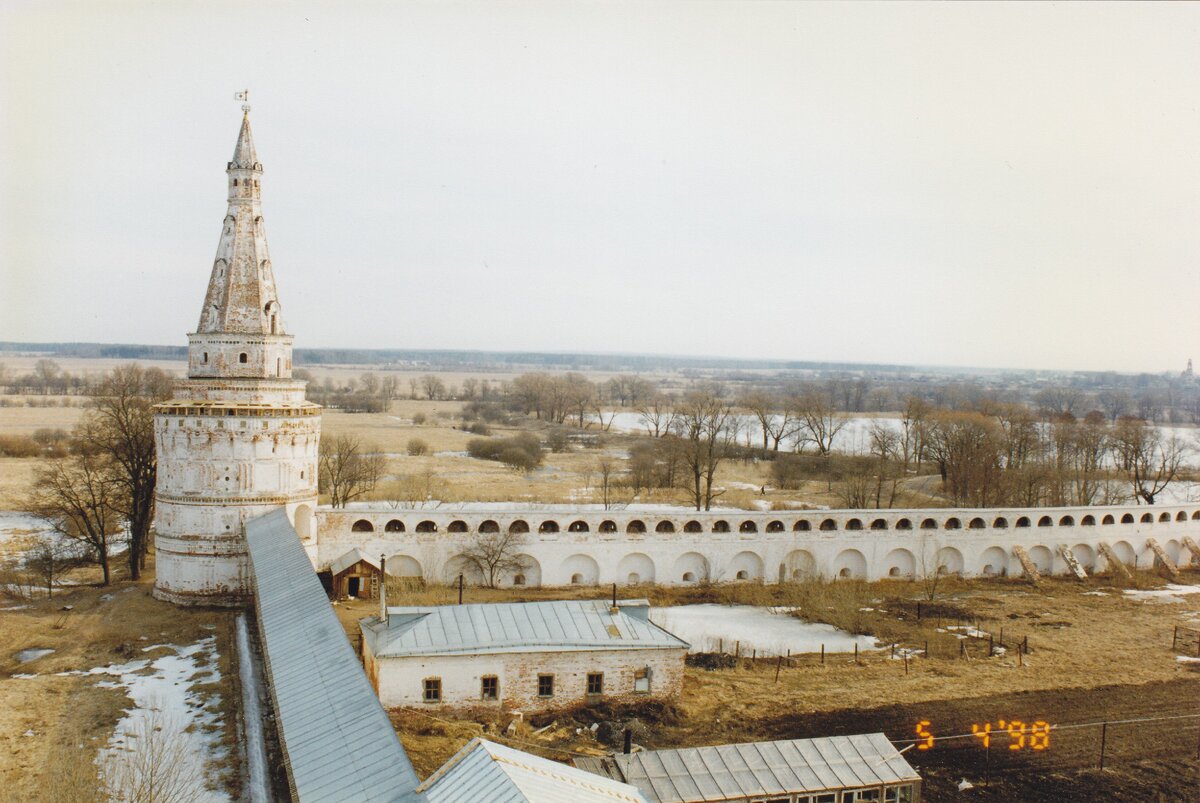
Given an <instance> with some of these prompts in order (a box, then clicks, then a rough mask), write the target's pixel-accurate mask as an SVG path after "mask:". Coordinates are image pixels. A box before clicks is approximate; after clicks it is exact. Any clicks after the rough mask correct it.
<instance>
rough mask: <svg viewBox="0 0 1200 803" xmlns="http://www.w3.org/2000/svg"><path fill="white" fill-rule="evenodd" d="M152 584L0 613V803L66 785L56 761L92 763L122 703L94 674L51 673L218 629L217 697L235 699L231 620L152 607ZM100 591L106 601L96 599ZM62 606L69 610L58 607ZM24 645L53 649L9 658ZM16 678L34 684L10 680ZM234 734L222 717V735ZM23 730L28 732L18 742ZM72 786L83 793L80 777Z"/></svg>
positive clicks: (119, 586)
mask: <svg viewBox="0 0 1200 803" xmlns="http://www.w3.org/2000/svg"><path fill="white" fill-rule="evenodd" d="M152 584H153V571H150V572H149V573H148V574H147V575H146V576H145V577H144V579H143V580H142V581H140V582H137V583H133V582H129V581H126V580H120V581H117V582H115V583H114V584H113V585H112V586H111V587H109V588H98V587H82V588H78V589H75V590H72V591H64V592H60V593H56V594H55V597H54V599H53V600H39V601H35V602H31V603H28V607H26V608H23V609H19V610H5V611H3V612H0V620H2V622H3V626H0V700H3V701H4V704H3V705H0V799H4V800H14V801H15V800H36V799H46V798H45V793H46V790H47V789H49V788H55V787H53V786H52V784H54V783H58V782H59V781H60V780H62V782H63V783H66V782H67V780H64V779H60V778H59V776H60V775H61V774H62V772H63V770H62V768H61V766H60V764H61V762H62V761H63V760H64V759H68V758H70V757H72V756H73V757H75V759H77V760H79V761H84V760H86V761H88V762H90V761H92V760H93V759H94V757H95V755H96V751H97V750H98V749H99V748H100V747H102V746H103V745H104V743H105V741H106V740H107V739H108V737H109V735H110V734H111V733H112V730H113V728H114V727H115V725H116V723H117V721H118V719H120V717H121V715H122V710H123V709H124V707H125V706H127V705H128V698H127V697H126V696H125V695H124V693H123V692H122V691H120V690H118V689H105V688H101V687H99V686H97V685H96V681H97V678H96V677H89V676H75V675H70V676H58V675H56V674H55V673H57V672H65V671H68V670H77V669H83V670H86V669H90V668H92V667H96V666H107V665H109V664H113V663H124V662H126V661H128V660H129V659H130V658H131V657H132V656H133V655H134V653H135V652H136V654H139V655H140V648H141V647H142V646H144V645H145V644H146V643H147V642H149V643H155V642H159V643H161V642H168V643H179V644H186V643H193V642H195V641H197V640H198V639H200V638H203V637H206V636H210V635H213V631H212V630H210V629H207V628H206V626H208V627H216V628H217V641H218V644H217V646H218V650H219V652H220V653H221V656H222V664H221V669H222V673H223V674H224V677H225V680H224V681H223V683H222V687H221V690H220V691H221V693H222V695H223V698H226V697H227V698H229V700H230V701H232V694H231V692H230V689H231V688H232V686H231V685H229V684H230V679H231V678H232V675H231V674H225V673H226V672H227V671H228V669H229V665H228V664H227V663H226V660H227V659H226V655H227V654H228V653H229V652H230V648H231V642H230V640H229V620H230V619H231V614H229V613H228V612H223V611H213V610H185V609H181V608H177V607H176V606H174V605H170V604H168V603H164V602H159V601H158V600H155V599H153V598H152V597H151V596H150V589H151V586H152ZM106 594H112V595H113V598H112V599H111V600H110V601H107V602H105V601H101V597H102V596H104V595H106ZM13 604H15V603H13V602H11V601H5V602H0V607H6V608H7V607H9V606H11V605H13ZM65 605H70V606H72V610H70V611H63V610H61V609H62V607H63V606H65ZM143 637H145V639H146V641H143V640H142V638H143ZM30 647H43V648H50V649H53V650H55V652H54V653H53V654H51V655H48V656H46V657H44V658H40V659H38V660H36V661H33V662H31V663H28V664H19V663H18V662H17V660H16V658H15V653H16V652H18V651H19V650H23V649H26V648H30ZM20 673H30V674H36V675H37V677H34V678H14V677H12V675H13V674H20ZM223 702H225V700H224V699H223ZM234 727H235V720H234V719H233V718H231V717H228V711H227V718H226V728H227V730H232V729H233V728H234ZM28 731H32V732H33V735H32V736H25V735H24V734H25V733H26V732H28ZM227 738H228V737H227ZM234 771H236V768H234ZM76 775H78V774H76ZM70 782H71V783H72V784H82V785H84V786H86V783H85V782H84V780H81V778H79V777H74V776H73V780H70ZM56 799H68V798H56ZM69 799H80V800H82V799H85V798H83V797H74V796H73V797H71V798H69Z"/></svg>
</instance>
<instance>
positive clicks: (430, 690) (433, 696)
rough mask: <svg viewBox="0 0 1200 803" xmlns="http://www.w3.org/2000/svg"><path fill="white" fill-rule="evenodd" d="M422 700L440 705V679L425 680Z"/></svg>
mask: <svg viewBox="0 0 1200 803" xmlns="http://www.w3.org/2000/svg"><path fill="white" fill-rule="evenodd" d="M424 700H425V702H427V703H440V702H441V701H442V679H441V678H425V695H424Z"/></svg>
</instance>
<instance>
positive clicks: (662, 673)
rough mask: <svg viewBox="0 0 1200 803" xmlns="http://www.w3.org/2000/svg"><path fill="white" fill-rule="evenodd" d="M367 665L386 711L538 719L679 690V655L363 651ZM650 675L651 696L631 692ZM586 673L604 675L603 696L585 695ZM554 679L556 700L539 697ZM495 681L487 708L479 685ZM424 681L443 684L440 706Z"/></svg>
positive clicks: (674, 652)
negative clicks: (445, 710) (459, 711)
mask: <svg viewBox="0 0 1200 803" xmlns="http://www.w3.org/2000/svg"><path fill="white" fill-rule="evenodd" d="M363 649H364V661H363V663H364V664H365V665H366V669H367V676H368V677H369V678H371V679H372V683H373V684H374V685H375V690H376V692H377V693H378V694H379V699H380V701H381V702H382V703H383V704H384V705H385V706H387V707H389V708H391V707H396V706H428V707H431V708H433V707H437V706H439V705H441V706H449V707H458V708H467V707H477V706H484V707H491V706H495V707H503V708H505V709H507V710H519V711H537V710H540V709H547V708H562V707H566V706H571V705H576V704H579V703H584V702H590V701H595V700H598V699H604V700H614V699H615V700H620V701H625V702H633V701H637V700H645V699H648V698H660V699H662V698H669V697H677V696H678V695H679V694H680V692H681V690H682V688H683V658H684V650H683V649H681V648H672V649H643V650H591V651H575V650H572V651H563V652H554V651H549V650H547V651H538V652H528V653H495V654H484V655H434V656H405V657H389V658H380V659H376V658H375V657H374V656H373V655H371V654H369V651H368V648H367V647H366V645H364V647H363ZM639 669H649V670H650V691H649V692H635V691H634V690H633V683H634V673H635V672H636V671H637V670H639ZM590 672H602V673H604V692H603V694H601V695H597V696H593V695H588V694H587V676H588V673H590ZM544 674H550V675H554V696H553V697H539V696H538V693H537V692H538V675H544ZM486 675H494V676H495V677H497V678H498V679H499V683H500V699H499V700H492V701H488V700H484V699H482V696H481V680H482V678H483V677H484V676H486ZM426 678H439V679H440V680H441V682H442V701H441V703H427V702H425V700H424V697H423V694H424V681H425V679H426Z"/></svg>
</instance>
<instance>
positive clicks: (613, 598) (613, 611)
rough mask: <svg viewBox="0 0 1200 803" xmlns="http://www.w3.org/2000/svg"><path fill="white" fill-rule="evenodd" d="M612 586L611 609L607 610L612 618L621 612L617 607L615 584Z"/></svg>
mask: <svg viewBox="0 0 1200 803" xmlns="http://www.w3.org/2000/svg"><path fill="white" fill-rule="evenodd" d="M612 586H613V597H612V607H611V608H609V611H608V612H609V613H611V614H612V615H613V616H616V615H617V614H618V613H620V612H621V609H620V608H618V607H617V584H616V583H613V584H612Z"/></svg>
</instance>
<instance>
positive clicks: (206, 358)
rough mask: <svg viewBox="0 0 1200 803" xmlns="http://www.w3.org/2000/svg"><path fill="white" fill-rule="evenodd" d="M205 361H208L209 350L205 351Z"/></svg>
mask: <svg viewBox="0 0 1200 803" xmlns="http://www.w3.org/2000/svg"><path fill="white" fill-rule="evenodd" d="M203 361H204V362H205V363H207V362H208V352H207V351H206V352H204V360H203Z"/></svg>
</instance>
